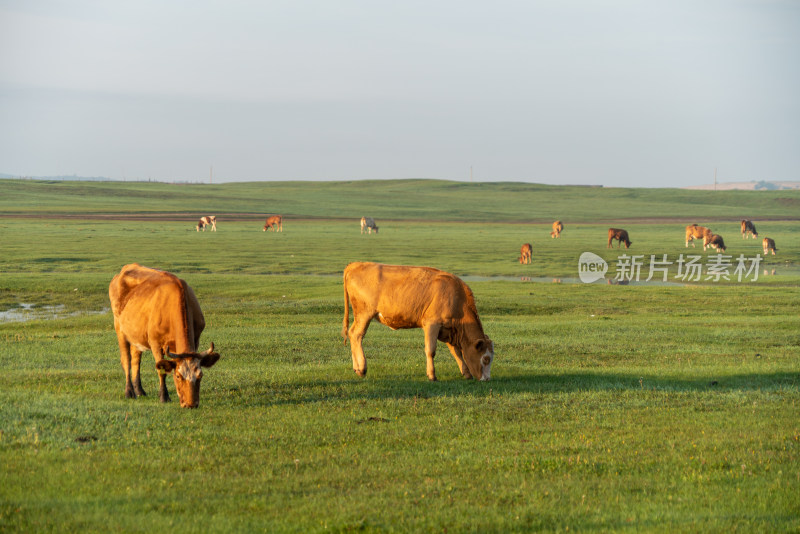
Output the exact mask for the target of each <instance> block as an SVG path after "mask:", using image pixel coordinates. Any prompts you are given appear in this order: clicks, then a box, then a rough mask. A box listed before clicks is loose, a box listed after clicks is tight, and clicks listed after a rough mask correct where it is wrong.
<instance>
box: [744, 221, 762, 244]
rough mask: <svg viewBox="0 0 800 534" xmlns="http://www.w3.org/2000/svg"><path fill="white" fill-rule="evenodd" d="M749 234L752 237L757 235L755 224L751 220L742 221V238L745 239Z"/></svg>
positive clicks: (754, 237)
mask: <svg viewBox="0 0 800 534" xmlns="http://www.w3.org/2000/svg"><path fill="white" fill-rule="evenodd" d="M748 235H750V236H752V237H753V239H756V238H757V237H758V232H756V225H755V224H753V222H752V221H745V220H743V221H742V239H747V236H748Z"/></svg>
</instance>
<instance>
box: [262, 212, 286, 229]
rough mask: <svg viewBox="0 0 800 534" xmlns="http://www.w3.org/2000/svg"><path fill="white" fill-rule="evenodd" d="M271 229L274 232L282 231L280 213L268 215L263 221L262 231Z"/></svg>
mask: <svg viewBox="0 0 800 534" xmlns="http://www.w3.org/2000/svg"><path fill="white" fill-rule="evenodd" d="M267 230H273V231H274V232H283V217H281V216H280V215H270V216H269V217H267V220H266V221H265V222H264V228H263V230H262V232H266V231H267Z"/></svg>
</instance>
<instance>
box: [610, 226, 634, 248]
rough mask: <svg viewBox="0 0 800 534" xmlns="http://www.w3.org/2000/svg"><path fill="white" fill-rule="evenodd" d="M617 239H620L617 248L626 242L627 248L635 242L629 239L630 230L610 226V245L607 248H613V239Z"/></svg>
mask: <svg viewBox="0 0 800 534" xmlns="http://www.w3.org/2000/svg"><path fill="white" fill-rule="evenodd" d="M614 239H616V240H617V241H618V243H617V248H620V247H621V246H622V243H625V248H628V247H630V246H631V245H632V244H633V242H632V241H631V240H630V239H628V232H627V231H626V230H621V229H619V228H609V229H608V246H607V247H606V248H611V241H613V240H614Z"/></svg>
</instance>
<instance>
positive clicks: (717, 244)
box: [517, 220, 778, 264]
mask: <svg viewBox="0 0 800 534" xmlns="http://www.w3.org/2000/svg"><path fill="white" fill-rule="evenodd" d="M741 227H742V239H747V238H748V237H752V238H753V239H757V238H758V232H757V231H756V226H755V225H754V224H753V222H752V221H748V220H742V223H741ZM563 229H564V224H563V223H562V222H561V221H556V222H554V223H553V231H552V232H550V237H552V238H557V237H560V236H561V232H562V230H563ZM695 239H697V240H702V241H703V250H707V249H708V248H713V249H715V250H716V251H717V252H725V250H726V249H727V247H726V246H725V241H724V240H723V239H722V236H721V235H718V234H715V233H714V232H712V231H711V230H710V229H708V228H706V227H705V226H698V225H697V224H690V225H689V226H687V227H686V246H687V247H688V246H689V243H691V244H692V247H694V240H695ZM614 240H616V241H617V248H620V247H621V246H622V244H623V243H624V244H625V248H629V247H630V246H631V245H632V244H633V241H631V240H630V237H629V236H628V231H627V230H623V229H622V228H609V229H608V242H607V244H606V248H612V241H614ZM761 243H762V245H763V247H764V254H769V253H770V252H771V253H772V254H773V255H775V252H776V251H777V250H778V249H777V248H775V241H774V240H773V239H771V238H769V237H765V238H764V239H763V240H762V242H761ZM532 257H533V247H532V246H531V244H530V243H525V244H523V245H522V247H521V248H520V256H519V258H517V259H518V260H519V262H520V263H526V264H527V263H531V258H532Z"/></svg>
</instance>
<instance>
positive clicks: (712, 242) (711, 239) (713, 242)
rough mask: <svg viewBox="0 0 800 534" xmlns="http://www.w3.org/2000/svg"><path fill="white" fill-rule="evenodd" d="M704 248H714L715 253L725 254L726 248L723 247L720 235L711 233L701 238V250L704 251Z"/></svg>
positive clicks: (723, 242)
mask: <svg viewBox="0 0 800 534" xmlns="http://www.w3.org/2000/svg"><path fill="white" fill-rule="evenodd" d="M706 247H711V248H714V249H716V250H717V252H725V249H726V248H727V247H726V246H725V241H723V240H722V236H721V235H717V234H711V233H709V234H706V236H705V237H704V238H703V250H705V249H706Z"/></svg>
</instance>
